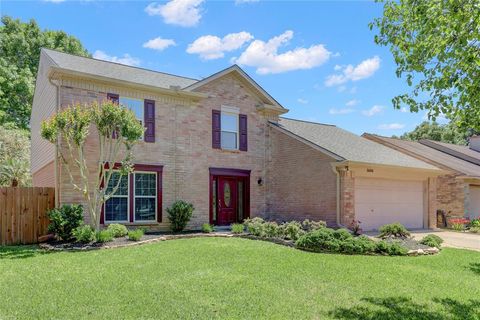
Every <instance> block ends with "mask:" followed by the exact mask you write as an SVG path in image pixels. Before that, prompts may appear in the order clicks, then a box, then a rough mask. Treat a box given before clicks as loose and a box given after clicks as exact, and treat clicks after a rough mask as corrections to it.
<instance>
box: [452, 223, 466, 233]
mask: <svg viewBox="0 0 480 320" xmlns="http://www.w3.org/2000/svg"><path fill="white" fill-rule="evenodd" d="M451 228H452V229H453V230H455V231H463V230H465V225H464V224H463V223H452V225H451Z"/></svg>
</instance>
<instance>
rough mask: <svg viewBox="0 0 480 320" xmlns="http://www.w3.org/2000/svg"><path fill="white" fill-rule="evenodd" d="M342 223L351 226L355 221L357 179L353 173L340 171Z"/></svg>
mask: <svg viewBox="0 0 480 320" xmlns="http://www.w3.org/2000/svg"><path fill="white" fill-rule="evenodd" d="M339 174H340V223H341V224H342V225H344V226H349V225H350V224H351V222H352V220H354V219H355V178H353V177H352V172H351V171H348V170H345V169H340V170H339Z"/></svg>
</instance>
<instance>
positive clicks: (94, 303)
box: [0, 238, 480, 320]
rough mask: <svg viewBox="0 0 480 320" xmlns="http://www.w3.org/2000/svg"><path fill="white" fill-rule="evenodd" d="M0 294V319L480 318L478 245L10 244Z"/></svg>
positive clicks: (1, 266) (1, 252)
mask: <svg viewBox="0 0 480 320" xmlns="http://www.w3.org/2000/svg"><path fill="white" fill-rule="evenodd" d="M0 299H1V300H0V319H10V318H12V319H17V318H18V319H33V318H43V319H53V318H56V319H76V318H96V319H119V318H130V319H132V318H135V319H138V318H144V319H153V318H155V319H174V318H181V319H193V318H195V319H211V318H228V319H232V318H243V319H257V318H269V319H328V318H333V319H429V320H439V319H462V320H463V319H480V253H479V252H473V251H467V250H456V249H444V250H443V251H442V253H441V254H439V255H437V256H429V257H378V256H344V255H333V254H315V253H308V252H303V251H299V250H295V249H292V248H287V247H283V246H279V245H275V244H272V243H268V242H261V241H252V240H247V239H238V238H232V239H227V238H198V239H182V240H173V241H165V242H160V243H156V244H149V245H142V246H135V247H129V248H119V249H113V250H98V251H90V252H61V253H49V254H41V253H39V252H38V251H35V250H34V249H29V248H28V247H27V248H25V247H24V248H23V249H18V248H17V249H15V248H8V247H7V248H1V249H0Z"/></svg>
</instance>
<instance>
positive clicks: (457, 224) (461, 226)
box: [448, 218, 470, 231]
mask: <svg viewBox="0 0 480 320" xmlns="http://www.w3.org/2000/svg"><path fill="white" fill-rule="evenodd" d="M448 222H449V223H450V225H451V227H452V229H453V230H457V231H463V230H465V226H466V225H468V224H470V220H469V219H466V218H454V219H450V220H448Z"/></svg>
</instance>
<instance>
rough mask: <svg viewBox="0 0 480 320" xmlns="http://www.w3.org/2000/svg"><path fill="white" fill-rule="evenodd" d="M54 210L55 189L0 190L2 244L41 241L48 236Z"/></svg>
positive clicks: (0, 242) (0, 238)
mask: <svg viewBox="0 0 480 320" xmlns="http://www.w3.org/2000/svg"><path fill="white" fill-rule="evenodd" d="M54 207H55V188H42V187H31V188H29V187H26V188H13V187H8V188H0V244H1V245H8V244H29V243H36V242H38V238H39V237H40V236H43V235H46V234H47V233H48V231H47V228H48V223H49V221H48V216H47V212H48V211H49V210H51V209H53V208H54Z"/></svg>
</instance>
